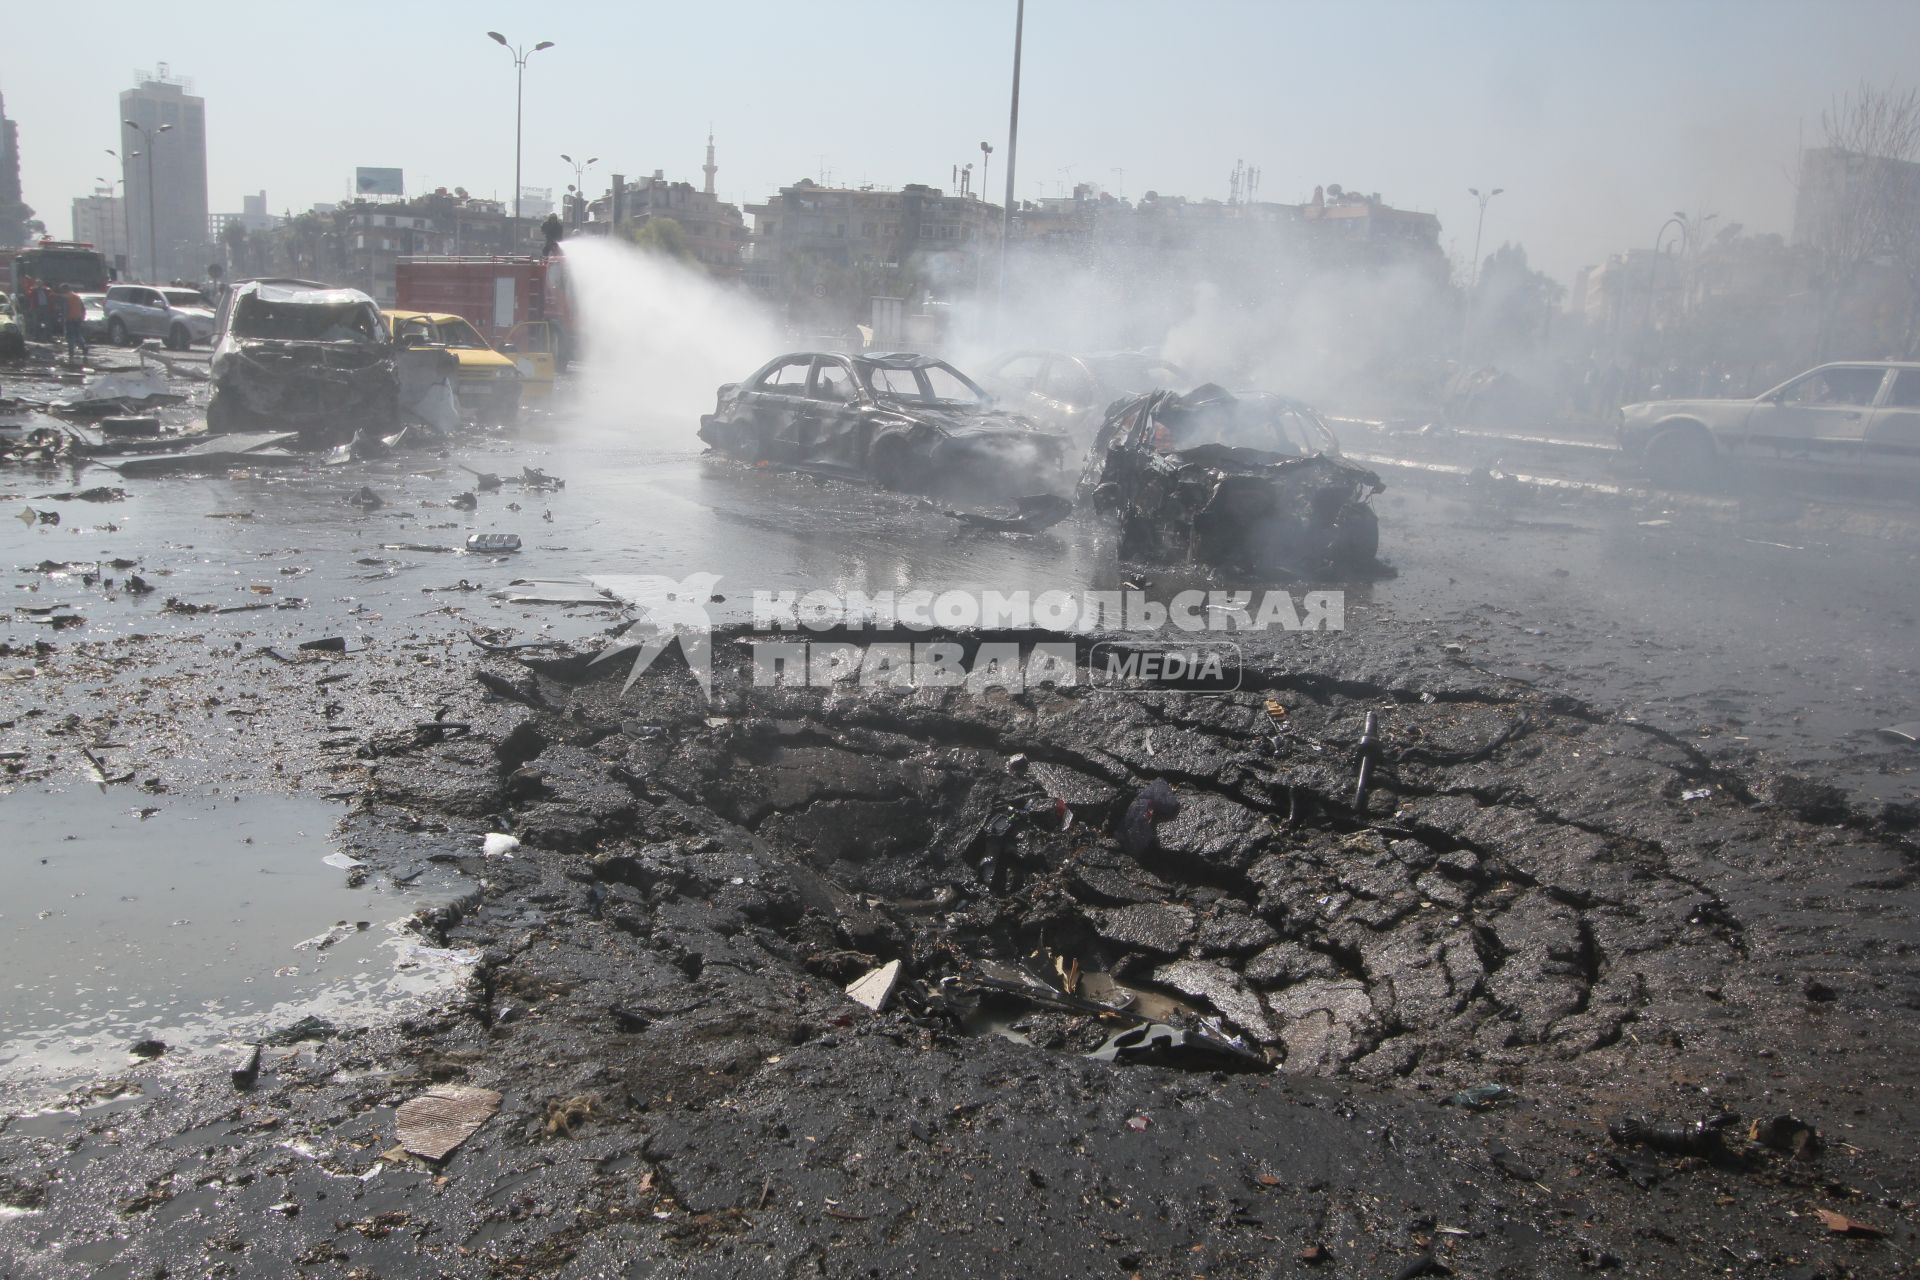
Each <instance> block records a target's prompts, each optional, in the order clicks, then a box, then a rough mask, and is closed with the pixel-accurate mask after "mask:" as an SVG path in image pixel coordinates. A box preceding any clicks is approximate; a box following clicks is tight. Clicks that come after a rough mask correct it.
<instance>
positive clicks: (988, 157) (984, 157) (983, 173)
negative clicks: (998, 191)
mask: <svg viewBox="0 0 1920 1280" xmlns="http://www.w3.org/2000/svg"><path fill="white" fill-rule="evenodd" d="M992 165H993V144H992V143H991V142H983V143H981V144H980V198H981V199H982V200H985V199H986V198H987V192H989V191H991V190H993V188H992V187H990V186H988V185H987V170H988V169H989V168H991V167H992Z"/></svg>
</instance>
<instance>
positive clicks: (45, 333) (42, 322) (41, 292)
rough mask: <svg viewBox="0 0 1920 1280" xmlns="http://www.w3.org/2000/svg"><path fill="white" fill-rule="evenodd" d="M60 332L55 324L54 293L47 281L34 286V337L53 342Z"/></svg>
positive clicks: (41, 281) (39, 281)
mask: <svg viewBox="0 0 1920 1280" xmlns="http://www.w3.org/2000/svg"><path fill="white" fill-rule="evenodd" d="M58 332H59V330H58V329H57V328H55V326H54V323H53V293H52V291H51V290H49V289H48V288H47V282H46V281H45V280H36V281H34V284H33V336H34V337H36V338H38V339H40V341H42V342H51V341H52V340H53V339H54V337H55V335H56V334H57V333H58Z"/></svg>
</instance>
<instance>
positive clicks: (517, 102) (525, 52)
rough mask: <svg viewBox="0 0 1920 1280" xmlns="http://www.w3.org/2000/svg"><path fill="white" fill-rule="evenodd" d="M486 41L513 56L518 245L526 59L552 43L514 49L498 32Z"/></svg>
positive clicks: (515, 238)
mask: <svg viewBox="0 0 1920 1280" xmlns="http://www.w3.org/2000/svg"><path fill="white" fill-rule="evenodd" d="M487 39H489V40H491V41H493V42H494V43H495V44H497V45H499V46H500V47H501V48H502V49H505V50H506V51H507V52H508V53H510V54H512V55H513V68H514V70H513V243H514V247H515V248H516V249H518V248H519V245H520V121H521V107H522V105H523V104H524V103H525V102H526V81H527V59H528V58H531V57H532V56H533V55H534V54H536V53H538V52H540V51H541V50H542V49H551V48H553V41H551V40H542V41H541V42H540V43H539V44H536V45H535V46H533V48H531V49H525V48H522V49H516V48H514V47H513V46H512V45H510V44H508V43H507V38H506V37H505V36H503V35H501V34H500V33H499V32H498V31H489V32H487Z"/></svg>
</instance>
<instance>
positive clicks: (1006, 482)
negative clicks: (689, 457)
mask: <svg viewBox="0 0 1920 1280" xmlns="http://www.w3.org/2000/svg"><path fill="white" fill-rule="evenodd" d="M700 438H701V439H702V440H704V441H706V442H707V443H708V444H709V445H711V446H712V447H713V448H715V449H717V450H719V451H720V452H722V453H726V454H729V455H732V456H734V457H738V458H743V459H745V460H747V461H749V462H768V463H776V464H779V465H782V466H789V467H793V468H796V469H799V470H806V471H821V472H826V473H829V474H841V475H865V476H869V477H871V478H872V479H874V480H877V481H878V482H879V483H881V484H882V485H884V486H886V487H887V488H889V489H900V490H908V491H914V492H934V491H941V492H945V491H949V490H955V489H958V490H962V491H964V490H967V489H975V490H987V491H991V492H996V493H1000V494H1006V493H1014V492H1023V493H1031V492H1033V491H1035V490H1037V489H1046V488H1050V487H1064V485H1063V484H1060V483H1056V477H1057V476H1058V475H1059V473H1060V471H1061V469H1062V468H1063V467H1064V466H1065V463H1066V457H1067V451H1068V448H1069V443H1068V440H1067V438H1066V436H1064V435H1062V434H1060V433H1058V432H1054V431H1048V430H1045V429H1043V428H1040V427H1037V426H1035V425H1034V424H1033V423H1032V422H1030V421H1029V420H1027V419H1026V418H1023V417H1020V416H1018V415H1015V414H1010V413H1006V412H1004V411H1002V410H999V409H996V408H994V406H993V402H992V399H991V397H989V396H988V395H987V393H986V392H984V391H982V390H981V389H980V387H979V386H978V385H977V384H975V383H974V382H973V380H972V379H970V378H968V377H967V376H966V375H965V374H963V373H961V372H960V371H959V370H958V369H955V368H954V367H953V366H952V365H950V364H948V363H946V362H945V361H944V360H939V359H936V358H934V357H933V356H926V355H918V354H914V353H911V352H883V353H876V352H869V353H862V354H856V355H845V354H840V353H836V352H825V351H806V352H791V353H789V354H787V355H783V356H778V357H776V358H774V359H773V360H770V361H768V362H767V363H766V364H764V365H762V366H761V367H760V368H759V369H757V370H755V371H754V373H753V374H752V375H750V376H749V377H747V378H746V379H744V380H742V381H740V382H729V383H727V384H725V385H724V386H722V387H721V388H720V390H719V392H718V395H717V397H716V403H715V405H714V411H713V412H712V413H710V414H707V415H705V416H703V417H702V418H701V419H700ZM1036 477H1038V478H1037V479H1036Z"/></svg>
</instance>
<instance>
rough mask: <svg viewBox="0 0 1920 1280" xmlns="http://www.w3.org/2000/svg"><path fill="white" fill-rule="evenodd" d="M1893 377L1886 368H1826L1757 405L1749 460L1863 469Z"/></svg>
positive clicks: (1749, 430) (1750, 420)
mask: <svg viewBox="0 0 1920 1280" xmlns="http://www.w3.org/2000/svg"><path fill="white" fill-rule="evenodd" d="M1887 373H1888V370H1887V369H1886V367H1885V366H1884V365H1825V366H1822V367H1821V368H1818V369H1815V370H1813V371H1811V372H1809V373H1805V374H1802V375H1801V376H1800V377H1798V378H1795V379H1794V380H1793V381H1792V382H1789V383H1787V384H1786V385H1785V386H1783V387H1781V388H1780V389H1779V390H1777V391H1775V392H1774V393H1773V394H1772V395H1770V396H1768V397H1767V399H1766V400H1764V401H1762V402H1761V403H1760V404H1758V405H1756V406H1755V407H1754V411H1753V413H1752V414H1751V415H1750V416H1749V418H1748V420H1747V430H1746V432H1745V435H1746V441H1745V443H1746V446H1747V453H1748V456H1750V457H1751V458H1753V459H1754V460H1755V461H1760V462H1811V463H1819V464H1827V465H1840V466H1847V465H1857V464H1858V462H1859V460H1860V455H1861V449H1862V447H1863V445H1864V443H1865V441H1866V436H1867V423H1868V421H1869V419H1871V417H1872V416H1873V407H1874V405H1875V404H1876V403H1877V402H1878V400H1879V398H1880V389H1881V385H1882V383H1883V382H1885V380H1886V377H1887Z"/></svg>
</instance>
